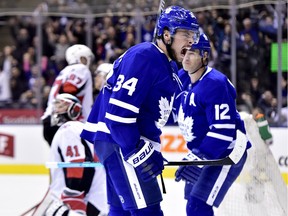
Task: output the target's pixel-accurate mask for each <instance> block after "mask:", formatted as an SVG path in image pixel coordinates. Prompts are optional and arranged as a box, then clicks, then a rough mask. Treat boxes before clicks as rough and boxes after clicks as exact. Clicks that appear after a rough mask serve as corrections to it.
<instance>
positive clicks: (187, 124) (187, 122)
mask: <svg viewBox="0 0 288 216" xmlns="http://www.w3.org/2000/svg"><path fill="white" fill-rule="evenodd" d="M193 123H194V120H193V118H192V117H191V116H187V117H186V118H185V117H184V112H183V107H182V105H181V106H180V109H179V113H178V125H179V128H180V131H181V133H182V135H183V137H184V139H185V140H186V141H187V142H191V141H192V140H193V139H195V138H196V137H195V136H194V135H193V132H192V128H193Z"/></svg>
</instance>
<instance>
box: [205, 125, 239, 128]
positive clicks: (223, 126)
mask: <svg viewBox="0 0 288 216" xmlns="http://www.w3.org/2000/svg"><path fill="white" fill-rule="evenodd" d="M212 127H215V128H218V129H219V128H223V129H235V128H236V126H235V124H213V125H211V126H210V128H212Z"/></svg>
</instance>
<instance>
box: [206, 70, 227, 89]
mask: <svg viewBox="0 0 288 216" xmlns="http://www.w3.org/2000/svg"><path fill="white" fill-rule="evenodd" d="M201 80H202V81H203V83H205V85H213V86H221V85H225V83H227V80H228V78H227V76H225V75H224V74H223V73H221V72H220V71H218V70H216V69H215V68H211V67H207V70H206V72H205V74H204V75H203V76H202V78H201Z"/></svg>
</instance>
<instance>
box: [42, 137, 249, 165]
mask: <svg viewBox="0 0 288 216" xmlns="http://www.w3.org/2000/svg"><path fill="white" fill-rule="evenodd" d="M246 145H247V141H243V142H241V141H239V142H236V144H235V146H234V149H233V150H232V152H231V153H230V154H229V155H228V156H227V157H225V158H222V159H215V160H195V161H185V160H183V161H168V162H166V163H165V164H164V166H181V165H184V166H198V165H203V166H205V165H206V166H207V165H208V166H223V165H233V164H237V163H238V162H239V161H240V159H241V158H242V156H243V154H244V152H245V150H246ZM101 166H103V165H102V164H101V163H100V162H83V163H76V162H47V163H46V167H47V168H52V169H53V168H54V169H55V168H79V167H83V168H88V167H101Z"/></svg>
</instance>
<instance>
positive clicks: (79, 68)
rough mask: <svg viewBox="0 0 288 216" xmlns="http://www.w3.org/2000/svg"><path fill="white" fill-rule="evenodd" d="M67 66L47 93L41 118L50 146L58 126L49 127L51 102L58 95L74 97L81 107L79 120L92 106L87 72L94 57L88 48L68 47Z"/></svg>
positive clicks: (82, 118)
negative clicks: (64, 94) (67, 94)
mask: <svg viewBox="0 0 288 216" xmlns="http://www.w3.org/2000/svg"><path fill="white" fill-rule="evenodd" d="M65 57H66V61H67V63H68V66H67V67H65V68H64V69H63V70H62V71H61V72H60V73H59V75H58V76H57V77H56V79H55V81H54V83H53V86H52V88H51V91H50V93H49V98H48V103H47V108H46V110H45V113H44V115H43V116H42V117H41V119H42V122H43V135H44V138H45V140H46V141H47V142H48V144H49V145H51V142H52V139H53V136H54V134H55V133H56V131H57V129H58V126H57V125H56V126H54V127H51V112H52V102H53V100H54V99H55V97H56V96H57V94H60V93H69V94H72V95H75V96H76V97H77V98H78V99H79V100H80V101H81V104H82V106H83V112H82V115H81V116H80V117H79V118H80V119H79V120H83V121H86V120H87V117H88V114H89V112H90V110H91V108H92V105H93V82H92V75H91V72H90V70H89V66H90V63H91V61H92V60H93V59H94V55H93V53H92V51H91V50H90V48H88V47H87V46H85V45H82V44H75V45H73V46H71V47H69V48H68V49H67V50H66V53H65Z"/></svg>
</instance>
